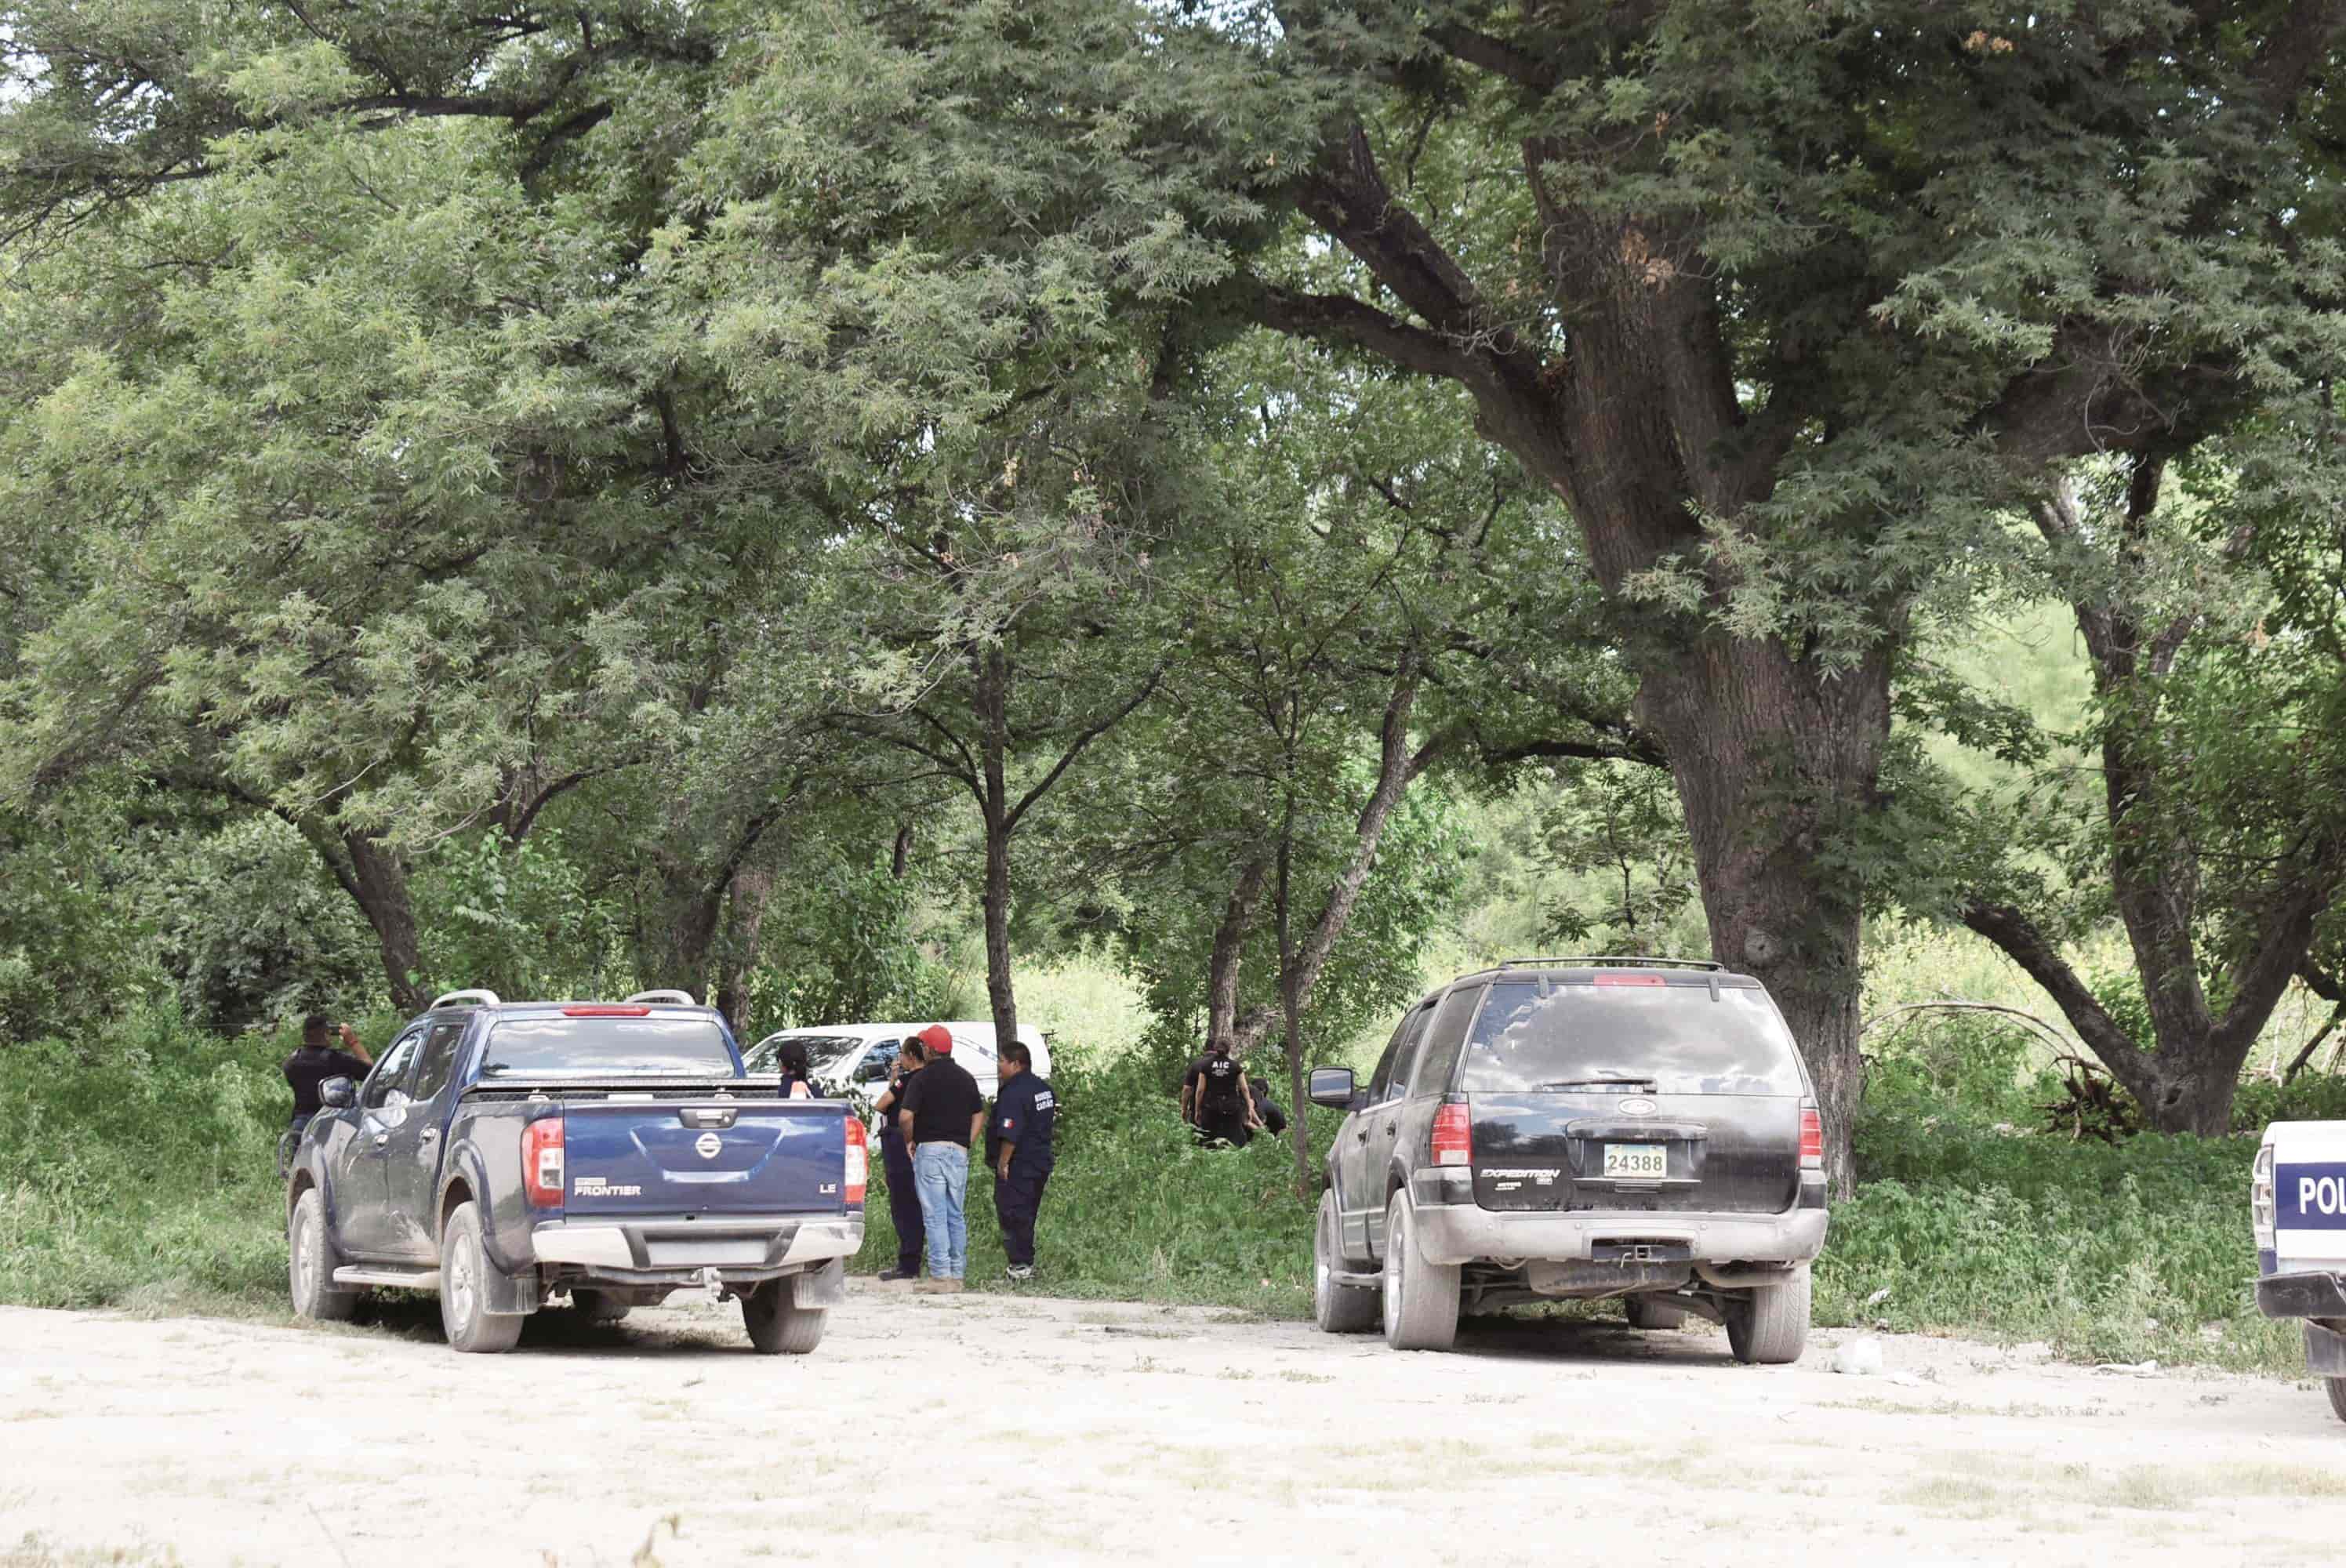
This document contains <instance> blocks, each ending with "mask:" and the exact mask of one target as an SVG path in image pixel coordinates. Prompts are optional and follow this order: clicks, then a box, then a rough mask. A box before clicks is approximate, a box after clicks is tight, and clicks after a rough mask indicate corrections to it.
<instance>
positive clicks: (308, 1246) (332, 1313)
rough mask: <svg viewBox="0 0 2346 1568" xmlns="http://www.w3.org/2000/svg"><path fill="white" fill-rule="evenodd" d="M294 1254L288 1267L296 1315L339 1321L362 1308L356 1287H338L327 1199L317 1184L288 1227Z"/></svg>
mask: <svg viewBox="0 0 2346 1568" xmlns="http://www.w3.org/2000/svg"><path fill="white" fill-rule="evenodd" d="M285 1237H286V1243H287V1247H286V1250H287V1251H288V1253H289V1254H290V1255H291V1257H290V1258H289V1260H288V1265H287V1271H288V1274H289V1275H290V1278H291V1286H292V1294H293V1316H295V1317H296V1318H307V1319H311V1321H313V1322H319V1323H339V1322H341V1321H342V1319H345V1318H348V1317H349V1316H350V1315H351V1314H352V1312H354V1311H356V1310H357V1309H358V1305H359V1297H360V1295H361V1294H362V1292H360V1291H356V1290H337V1289H335V1288H334V1249H333V1248H332V1247H329V1246H327V1245H326V1200H325V1198H324V1197H323V1196H321V1195H320V1194H319V1191H318V1189H317V1188H316V1187H311V1189H310V1190H309V1191H307V1192H305V1193H303V1194H302V1195H301V1197H300V1199H299V1200H297V1201H296V1202H295V1203H294V1205H293V1218H292V1220H291V1222H290V1223H289V1224H288V1225H287V1227H286V1230H285Z"/></svg>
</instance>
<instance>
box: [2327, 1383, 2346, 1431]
mask: <svg viewBox="0 0 2346 1568" xmlns="http://www.w3.org/2000/svg"><path fill="white" fill-rule="evenodd" d="M2322 1381H2323V1382H2325V1383H2327V1384H2328V1385H2329V1387H2330V1408H2331V1410H2335V1411H2337V1412H2338V1419H2339V1420H2341V1421H2346V1378H2324V1379H2323V1380H2322Z"/></svg>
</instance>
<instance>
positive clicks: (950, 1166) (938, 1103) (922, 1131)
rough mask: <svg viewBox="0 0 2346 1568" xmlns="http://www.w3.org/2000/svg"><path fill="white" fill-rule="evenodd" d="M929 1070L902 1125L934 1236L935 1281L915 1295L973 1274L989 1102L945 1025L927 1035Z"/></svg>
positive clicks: (907, 1089) (917, 1081)
mask: <svg viewBox="0 0 2346 1568" xmlns="http://www.w3.org/2000/svg"><path fill="white" fill-rule="evenodd" d="M919 1039H920V1042H921V1044H923V1045H926V1046H927V1047H928V1048H929V1064H928V1065H927V1066H925V1067H923V1068H922V1069H921V1070H920V1071H919V1072H917V1073H915V1074H913V1077H912V1080H911V1082H909V1083H907V1084H905V1085H904V1097H903V1101H902V1102H901V1108H900V1109H898V1111H897V1112H896V1125H898V1126H900V1127H902V1128H903V1133H904V1142H905V1143H906V1144H908V1145H911V1146H912V1150H913V1180H914V1182H915V1184H916V1185H917V1186H918V1187H919V1189H920V1194H921V1220H922V1223H923V1226H924V1227H925V1228H926V1229H927V1231H928V1233H929V1277H928V1278H926V1279H923V1280H922V1281H921V1282H920V1283H919V1284H918V1285H916V1286H914V1287H913V1289H915V1290H919V1291H922V1292H923V1293H926V1294H931V1295H950V1294H952V1293H954V1292H957V1291H959V1290H960V1289H961V1288H962V1283H961V1282H962V1276H963V1274H964V1272H966V1271H967V1269H968V1268H969V1222H968V1220H967V1218H966V1217H964V1214H963V1212H962V1205H963V1202H964V1200H965V1199H966V1198H967V1197H968V1196H969V1145H971V1144H972V1143H974V1142H975V1141H976V1138H977V1134H978V1129H979V1128H981V1127H983V1126H984V1125H985V1096H984V1095H981V1094H979V1093H978V1090H977V1080H976V1079H974V1078H973V1077H971V1076H970V1075H969V1071H968V1069H967V1068H965V1067H964V1066H963V1065H962V1064H960V1063H958V1062H956V1061H954V1059H953V1048H954V1038H953V1033H952V1032H951V1031H950V1030H948V1029H946V1028H945V1026H944V1025H943V1024H942V1023H932V1024H930V1025H929V1026H928V1027H927V1028H926V1029H923V1030H922V1031H921V1033H920V1035H919Z"/></svg>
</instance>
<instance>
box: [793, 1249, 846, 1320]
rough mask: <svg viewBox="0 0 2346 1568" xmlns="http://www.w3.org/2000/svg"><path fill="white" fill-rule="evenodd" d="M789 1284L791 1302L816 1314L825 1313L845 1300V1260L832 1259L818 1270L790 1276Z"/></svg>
mask: <svg viewBox="0 0 2346 1568" xmlns="http://www.w3.org/2000/svg"><path fill="white" fill-rule="evenodd" d="M790 1283H791V1285H792V1286H793V1287H794V1288H793V1289H792V1291H791V1295H790V1299H791V1300H792V1301H793V1302H795V1303H796V1304H797V1305H799V1306H801V1307H805V1308H811V1309H813V1310H815V1311H817V1312H821V1311H826V1310H828V1309H829V1308H833V1307H836V1306H838V1305H839V1304H840V1303H841V1302H842V1301H844V1300H846V1299H847V1260H846V1259H845V1258H843V1257H834V1258H832V1259H831V1261H830V1262H828V1263H826V1264H824V1265H823V1266H822V1267H821V1268H810V1269H808V1270H807V1271H806V1272H805V1273H804V1274H794V1275H792V1276H791V1277H790Z"/></svg>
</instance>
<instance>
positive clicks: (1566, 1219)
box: [1411, 1202, 1825, 1264]
mask: <svg viewBox="0 0 2346 1568" xmlns="http://www.w3.org/2000/svg"><path fill="white" fill-rule="evenodd" d="M1411 1217H1412V1220H1413V1223H1414V1224H1415V1226H1416V1229H1417V1245H1418V1247H1419V1248H1420V1249H1421V1250H1422V1251H1423V1252H1424V1254H1425V1257H1426V1261H1428V1262H1429V1263H1438V1264H1453V1263H1474V1262H1479V1261H1481V1260H1483V1259H1485V1258H1494V1257H1505V1258H1525V1259H1537V1260H1542V1261H1548V1260H1566V1259H1579V1258H1586V1257H1593V1256H1594V1253H1593V1251H1592V1248H1593V1247H1595V1245H1596V1243H1597V1242H1599V1241H1624V1240H1634V1241H1682V1242H1685V1243H1686V1244H1687V1246H1688V1249H1689V1250H1690V1252H1691V1254H1692V1259H1693V1261H1695V1262H1697V1263H1806V1262H1808V1261H1809V1260H1810V1259H1811V1258H1812V1257H1816V1255H1817V1254H1818V1253H1820V1252H1822V1251H1823V1250H1824V1247H1825V1210H1823V1209H1821V1208H1793V1209H1787V1210H1786V1211H1785V1212H1783V1213H1782V1214H1717V1213H1707V1212H1703V1211H1700V1210H1684V1211H1679V1212H1674V1213H1653V1212H1650V1211H1647V1210H1643V1209H1601V1208H1600V1209H1585V1210H1575V1211H1573V1212H1571V1213H1566V1214H1554V1213H1550V1214H1526V1213H1519V1212H1510V1211H1506V1210H1500V1209H1488V1208H1484V1207H1479V1206H1477V1205H1473V1204H1429V1203H1423V1202H1420V1203H1418V1204H1416V1205H1414V1206H1413V1209H1412V1211H1411Z"/></svg>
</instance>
